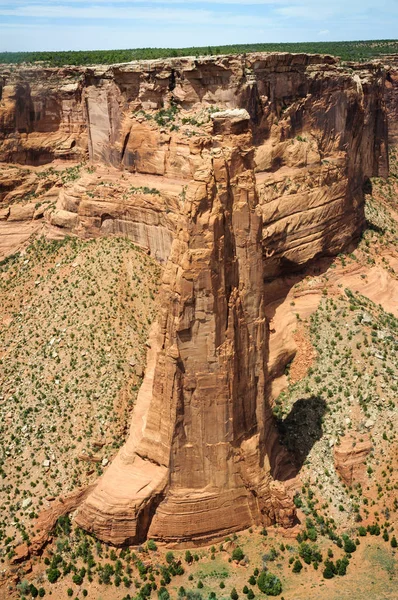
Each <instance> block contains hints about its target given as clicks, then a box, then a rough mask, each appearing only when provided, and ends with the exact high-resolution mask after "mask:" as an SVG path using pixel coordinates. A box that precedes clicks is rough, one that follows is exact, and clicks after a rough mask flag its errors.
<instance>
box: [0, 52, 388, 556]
mask: <svg viewBox="0 0 398 600" xmlns="http://www.w3.org/2000/svg"><path fill="white" fill-rule="evenodd" d="M39 73H40V72H39V71H37V70H35V69H25V70H24V69H21V70H19V71H18V72H17V73H11V72H7V71H5V72H4V73H3V74H2V76H1V78H2V79H1V78H0V81H1V80H2V81H3V83H2V88H1V89H2V94H1V96H0V122H1V123H2V125H1V126H0V131H1V134H0V135H1V136H2V138H0V159H2V160H3V161H9V162H10V161H14V162H17V161H18V162H21V163H25V164H33V165H37V164H39V163H41V162H46V161H50V160H52V159H53V158H56V157H58V158H59V157H62V158H64V159H73V158H75V159H76V158H79V159H81V158H82V157H84V156H85V152H86V149H87V152H88V155H89V158H90V159H91V161H92V162H93V163H94V164H98V167H97V171H95V172H94V173H91V174H90V173H89V174H87V175H84V177H82V178H80V179H78V180H77V181H73V182H70V183H68V184H67V185H66V186H64V187H60V186H57V185H54V187H52V188H50V189H48V190H45V191H43V194H42V196H40V198H45V197H46V195H47V197H50V198H51V202H50V203H49V204H51V205H52V207H51V208H48V209H45V210H43V211H42V215H43V219H44V221H45V222H46V223H47V224H49V225H51V226H52V227H54V228H58V229H60V230H63V231H65V232H71V233H73V234H77V235H83V236H92V235H109V234H115V233H119V234H126V235H129V236H130V237H131V238H132V239H133V240H134V241H135V242H136V243H139V244H140V245H142V246H144V247H146V248H148V250H149V251H150V252H152V253H153V254H154V255H155V256H157V257H158V258H159V260H162V261H163V262H164V263H165V265H166V266H165V271H164V277H163V285H162V289H161V293H160V306H161V316H160V318H159V322H158V323H157V325H156V327H154V329H153V333H152V337H151V340H150V350H149V352H148V364H147V370H146V374H145V379H144V383H143V385H142V388H141V390H140V393H139V398H138V401H137V405H136V407H135V411H134V414H133V419H132V423H131V430H130V436H129V438H128V441H127V443H126V444H125V446H124V447H123V448H122V449H121V450H120V451H119V453H118V454H117V456H116V457H115V459H114V461H113V463H112V464H111V465H110V466H109V467H108V469H107V471H106V473H105V474H104V475H103V477H101V478H100V480H99V481H98V484H97V486H96V488H95V489H94V490H93V491H92V493H91V494H89V496H88V497H87V498H86V499H85V500H84V502H83V504H82V506H81V507H80V509H79V511H78V514H77V517H76V521H77V523H78V524H79V525H81V526H82V527H84V528H86V529H88V530H90V531H92V532H94V533H95V534H96V535H97V536H98V537H100V538H101V539H103V540H106V541H107V542H110V543H113V544H125V543H135V542H139V541H141V540H142V539H144V538H145V536H146V535H150V536H151V537H153V538H158V539H163V540H169V541H170V540H171V541H178V542H184V541H188V540H189V541H193V540H197V541H203V540H207V539H210V538H211V537H214V536H215V535H220V536H221V535H225V534H226V533H229V532H233V531H236V530H239V529H242V528H244V527H246V526H249V525H250V524H252V523H259V524H260V523H263V524H270V523H273V522H275V521H278V522H280V523H281V524H283V525H285V526H288V525H291V524H292V523H293V521H294V507H293V503H292V501H291V498H290V497H289V493H288V490H287V488H288V484H287V483H286V482H287V481H288V480H289V478H291V477H292V476H293V474H294V469H293V462H292V461H291V460H290V457H289V456H288V455H287V453H286V452H285V451H284V450H283V449H282V448H281V447H280V445H279V442H278V434H277V431H276V428H275V426H274V421H273V417H272V411H271V407H270V403H269V388H270V380H271V374H270V369H269V364H268V359H269V347H268V341H269V325H268V320H267V317H266V314H267V313H266V304H267V302H268V298H267V296H266V293H265V290H266V289H268V288H265V287H264V281H266V282H269V281H271V280H273V279H275V278H277V277H279V276H280V275H281V274H285V273H288V272H290V271H292V270H298V269H301V268H302V267H303V266H305V265H306V264H308V263H309V262H310V261H312V260H313V259H315V258H317V257H319V256H327V255H331V256H333V255H335V254H337V253H339V252H341V251H342V250H343V249H344V248H346V247H347V245H348V244H350V243H351V242H352V241H353V240H354V239H355V238H357V237H358V236H359V235H360V233H361V231H362V228H363V225H364V215H363V191H362V190H363V185H364V183H365V182H366V180H367V178H369V177H370V176H372V175H377V174H383V173H385V172H386V169H387V164H388V161H387V158H386V150H387V128H386V119H385V105H384V83H385V79H384V78H385V72H384V70H383V69H382V68H381V67H380V66H379V65H367V66H365V67H356V66H352V68H351V70H350V71H345V70H344V69H343V68H342V67H340V66H339V65H338V63H337V61H336V60H335V59H333V58H332V57H322V56H307V55H290V54H271V55H265V54H253V55H246V56H235V57H217V58H203V59H194V58H183V59H173V60H162V61H142V62H140V63H132V64H127V65H115V66H113V67H109V68H96V69H94V68H93V69H88V68H87V69H64V70H62V71H57V70H49V71H48V73H47V75H48V83H47V84H46V85H47V86H48V90H49V93H48V94H43V89H44V88H45V85H44V84H43V83H42V80H41V78H40V77H41V76H40V75H39ZM60 78H62V84H61V82H60ZM73 82H74V83H73ZM43 96H45V99H44V100H43ZM104 164H105V165H110V166H111V167H112V168H113V169H121V170H123V175H122V176H120V171H119V172H118V175H117V178H118V180H119V181H118V184H117V187H116V188H114V189H113V191H112V186H110V189H107V190H106V191H102V190H98V189H97V186H96V185H95V184H94V181H95V178H99V181H98V180H97V184H98V185H99V183H104V181H106V178H107V177H108V178H109V177H110V178H111V179H112V178H114V177H115V171H113V170H112V169H108V173H107V174H106V173H105V172H104V167H103V165H104ZM101 165H102V166H101ZM104 187H105V186H104ZM128 189H130V191H131V190H133V191H132V192H131V193H130V194H129V193H128ZM121 190H124V191H122V192H121ZM10 193H12V190H11V191H10V189H9V188H7V189H4V191H3V198H2V208H3V209H4V211H5V212H4V216H3V218H4V222H5V223H6V224H8V221H9V220H10V217H11V219H12V218H13V215H14V218H15V215H16V216H17V218H18V219H21V220H24V219H34V218H35V214H34V213H32V206H30V204H29V203H25V205H24V206H22V207H19V208H14V201H15V197H14V198H13V196H12V195H11V196H10ZM21 211H22V212H21Z"/></svg>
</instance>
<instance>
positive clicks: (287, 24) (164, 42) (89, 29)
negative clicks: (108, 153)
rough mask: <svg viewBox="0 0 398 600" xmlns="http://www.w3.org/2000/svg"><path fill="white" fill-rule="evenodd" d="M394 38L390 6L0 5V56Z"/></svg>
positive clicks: (17, 0) (83, 1)
mask: <svg viewBox="0 0 398 600" xmlns="http://www.w3.org/2000/svg"><path fill="white" fill-rule="evenodd" d="M394 38H398V0H204V1H202V2H196V1H195V0H168V1H167V0H115V1H114V2H112V1H109V0H61V1H59V2H55V1H53V0H0V52H4V51H10V52H11V51H29V50H102V49H104V50H105V49H122V48H147V47H168V48H178V47H187V46H221V45H224V44H245V43H267V42H303V41H339V40H366V39H394Z"/></svg>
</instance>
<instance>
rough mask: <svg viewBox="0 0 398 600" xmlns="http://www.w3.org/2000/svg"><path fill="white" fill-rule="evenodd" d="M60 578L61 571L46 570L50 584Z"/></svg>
mask: <svg viewBox="0 0 398 600" xmlns="http://www.w3.org/2000/svg"><path fill="white" fill-rule="evenodd" d="M60 577H61V571H59V569H48V571H47V579H48V581H49V582H50V583H55V582H56V581H57V579H59V578H60Z"/></svg>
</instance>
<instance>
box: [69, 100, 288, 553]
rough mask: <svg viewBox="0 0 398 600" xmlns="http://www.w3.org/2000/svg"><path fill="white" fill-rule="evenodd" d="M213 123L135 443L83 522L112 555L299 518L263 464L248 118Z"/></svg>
mask: <svg viewBox="0 0 398 600" xmlns="http://www.w3.org/2000/svg"><path fill="white" fill-rule="evenodd" d="M213 122H214V136H213V137H212V138H210V137H206V138H201V139H198V140H197V141H196V142H195V143H194V144H193V145H192V165H193V180H192V181H191V182H190V183H189V185H188V188H187V192H186V199H185V203H184V204H185V206H184V213H183V215H182V217H181V224H180V228H179V232H178V234H177V238H176V240H175V241H174V243H173V246H172V250H171V255H170V258H169V262H168V265H167V267H166V271H165V274H164V279H163V285H162V291H161V315H160V318H159V323H158V332H157V336H156V342H155V341H154V340H153V342H152V344H153V347H152V357H150V358H149V363H148V368H147V373H146V378H145V381H144V384H143V389H142V390H141V392H140V396H139V399H138V402H137V407H136V409H135V416H134V419H133V423H132V427H131V433H130V437H129V440H128V442H127V444H126V446H125V447H124V448H123V449H122V450H121V451H120V453H119V454H118V456H117V457H116V459H115V461H114V462H113V464H112V465H111V466H110V468H109V469H108V471H107V473H106V475H105V476H104V477H103V478H102V479H101V480H100V481H99V483H98V486H97V489H96V490H95V491H94V492H93V494H92V495H91V497H89V498H88V499H87V501H86V502H85V504H84V505H83V507H82V508H81V510H80V513H79V515H78V517H77V520H78V522H79V524H81V525H82V526H84V527H86V528H88V529H90V530H92V531H94V533H96V534H97V535H99V537H102V538H105V539H107V541H110V542H112V543H125V542H126V541H130V542H132V541H138V540H139V539H141V538H142V537H144V536H145V535H146V534H147V528H148V526H149V532H148V535H149V536H150V537H154V538H159V539H166V540H176V541H184V540H192V539H196V540H205V539H210V538H211V537H213V536H214V535H221V534H223V535H224V534H226V533H228V532H231V531H236V530H239V529H242V528H244V527H246V526H249V525H251V524H252V523H255V522H257V523H258V522H267V523H268V522H271V521H273V520H275V519H276V518H280V519H281V520H282V521H283V522H284V523H285V524H288V523H289V522H290V521H291V518H292V515H293V511H292V508H291V506H290V504H289V502H288V501H285V499H284V497H283V493H282V494H279V495H280V496H281V498H280V499H278V498H277V496H278V493H277V494H276V496H275V494H274V498H273V497H272V494H271V487H272V480H271V476H270V468H269V464H268V462H267V458H266V456H265V455H264V453H262V452H260V448H261V447H264V444H263V442H264V435H265V429H264V415H265V406H264V378H265V368H266V365H265V356H266V352H265V345H266V343H267V327H266V321H265V314H264V299H263V266H262V245H261V217H260V215H259V213H258V212H257V195H256V190H255V180H254V172H253V146H252V137H251V131H250V128H249V115H248V113H247V112H246V111H245V110H234V111H225V112H222V113H216V114H215V115H214V117H213ZM144 397H145V398H144ZM139 415H141V416H139ZM123 479H124V480H125V481H126V482H127V481H128V482H129V490H128V493H127V492H123V501H122V502H121V501H120V500H121V498H120V495H121V494H120V492H119V491H118V489H117V488H118V486H123ZM144 480H145V481H144ZM137 482H140V485H138V484H137ZM277 492H278V490H277ZM143 494H144V496H145V497H143ZM128 495H129V497H128ZM275 497H276V498H277V500H276V503H275ZM112 498H113V501H112ZM104 500H105V501H104ZM118 504H119V507H118V506H117V505H118ZM129 513H130V517H129ZM143 514H145V515H146V516H145V518H143V517H142V515H143ZM129 519H130V523H133V525H131V524H129ZM121 523H123V528H124V529H123V528H122V527H121V526H120V524H121ZM127 532H129V533H127ZM123 535H124V537H125V539H124V540H123V539H122V538H123Z"/></svg>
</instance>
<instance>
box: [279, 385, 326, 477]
mask: <svg viewBox="0 0 398 600" xmlns="http://www.w3.org/2000/svg"><path fill="white" fill-rule="evenodd" d="M325 412H326V402H325V400H323V398H319V397H316V396H312V397H311V398H302V399H300V400H297V401H296V402H295V403H294V405H293V407H292V410H291V411H290V413H289V414H288V415H287V416H286V417H285V418H284V419H281V420H279V419H278V420H277V426H278V430H279V434H280V442H281V444H282V445H283V446H284V447H285V448H286V449H287V450H288V451H289V454H290V455H291V459H292V462H293V463H294V467H295V470H296V472H295V474H294V475H297V473H298V472H299V471H300V469H301V467H302V466H303V464H304V461H305V459H306V458H307V456H308V454H309V453H310V451H311V448H312V447H313V445H314V444H315V442H317V441H318V440H320V439H321V438H322V435H323V429H322V419H323V416H324V414H325Z"/></svg>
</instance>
